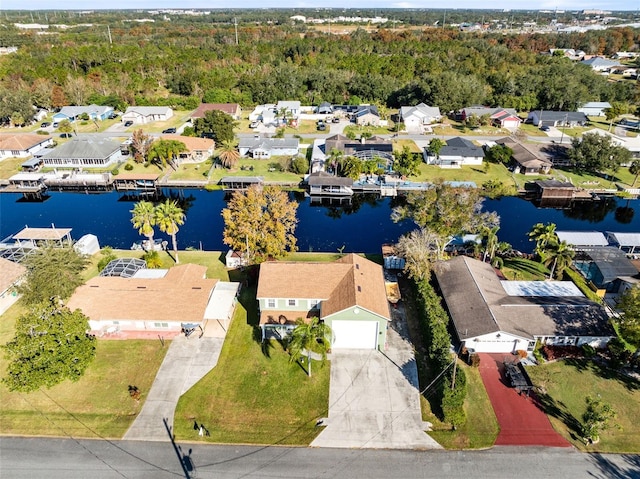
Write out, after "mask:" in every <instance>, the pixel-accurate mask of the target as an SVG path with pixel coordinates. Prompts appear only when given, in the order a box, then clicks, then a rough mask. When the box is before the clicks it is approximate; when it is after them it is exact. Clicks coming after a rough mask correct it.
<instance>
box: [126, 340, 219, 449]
mask: <svg viewBox="0 0 640 479" xmlns="http://www.w3.org/2000/svg"><path fill="white" fill-rule="evenodd" d="M223 343H224V337H222V338H212V337H206V336H204V337H202V338H185V337H184V336H178V337H176V338H175V339H174V340H173V341H171V345H170V346H169V350H168V351H167V354H166V355H165V357H164V360H163V361H162V364H161V365H160V369H159V370H158V373H157V374H156V378H155V380H154V381H153V385H152V386H151V390H150V391H149V395H148V396H147V400H146V401H145V403H144V406H142V410H141V411H140V413H139V414H138V417H136V419H135V421H134V422H133V424H132V425H131V427H130V428H129V430H128V431H127V432H126V434H125V435H124V439H129V440H135V441H166V440H167V439H168V436H167V430H166V429H165V427H164V423H163V422H162V419H163V418H166V419H167V421H168V423H169V425H171V426H173V415H174V411H175V409H176V405H177V404H178V399H180V396H182V395H183V394H184V393H185V392H187V391H188V390H189V389H190V388H191V387H192V386H193V385H194V384H196V383H197V382H198V381H200V379H202V378H203V377H204V376H205V375H206V374H207V373H208V372H209V371H211V370H212V369H213V368H214V367H215V365H216V364H217V363H218V358H219V357H220V351H221V350H222V344H223Z"/></svg>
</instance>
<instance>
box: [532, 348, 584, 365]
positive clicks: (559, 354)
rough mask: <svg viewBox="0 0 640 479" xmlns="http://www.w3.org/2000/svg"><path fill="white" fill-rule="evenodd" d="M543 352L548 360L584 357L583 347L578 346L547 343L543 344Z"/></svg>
mask: <svg viewBox="0 0 640 479" xmlns="http://www.w3.org/2000/svg"><path fill="white" fill-rule="evenodd" d="M542 353H543V354H544V357H545V358H547V360H548V361H553V360H554V359H563V358H582V357H583V356H584V355H583V353H582V349H581V348H579V347H577V346H552V345H547V344H545V345H544V346H542Z"/></svg>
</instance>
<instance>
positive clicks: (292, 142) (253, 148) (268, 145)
mask: <svg viewBox="0 0 640 479" xmlns="http://www.w3.org/2000/svg"><path fill="white" fill-rule="evenodd" d="M299 145H300V140H299V139H298V138H263V137H261V136H258V137H254V138H244V137H243V138H240V142H239V144H238V151H239V152H240V156H250V157H252V158H262V159H266V158H271V157H272V156H296V155H297V154H298V146H299Z"/></svg>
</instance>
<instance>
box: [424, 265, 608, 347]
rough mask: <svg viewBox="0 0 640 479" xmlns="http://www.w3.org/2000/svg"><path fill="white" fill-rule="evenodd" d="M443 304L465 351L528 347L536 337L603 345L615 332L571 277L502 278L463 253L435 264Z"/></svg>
mask: <svg viewBox="0 0 640 479" xmlns="http://www.w3.org/2000/svg"><path fill="white" fill-rule="evenodd" d="M434 271H435V274H436V278H437V281H438V285H439V287H440V290H441V292H442V296H443V298H444V301H445V305H446V308H447V310H448V312H449V315H450V317H451V321H452V324H453V326H454V329H455V332H456V335H457V337H458V339H459V341H460V342H461V343H462V344H461V345H462V346H464V347H466V348H467V350H469V351H470V352H477V353H480V352H482V353H505V354H509V353H515V352H516V351H518V350H524V351H533V349H534V348H535V346H536V343H537V342H539V343H541V344H549V345H564V346H581V345H583V344H589V345H591V346H593V347H604V346H605V345H606V344H607V343H608V342H609V341H610V340H611V339H613V338H614V337H615V331H614V330H613V327H612V326H611V324H610V323H609V317H608V315H607V312H606V311H605V309H604V308H603V307H602V306H601V305H599V304H597V303H595V302H593V301H591V300H589V299H587V298H586V297H585V296H584V295H583V294H582V292H581V291H580V290H579V289H578V288H577V287H576V286H575V284H574V283H573V282H571V281H503V280H500V278H499V277H498V276H497V275H496V273H495V271H494V269H493V267H492V266H491V265H490V264H488V263H485V262H483V261H479V260H476V259H473V258H470V257H468V256H458V257H456V258H453V259H451V260H449V261H442V262H439V263H437V264H436V265H435V267H434Z"/></svg>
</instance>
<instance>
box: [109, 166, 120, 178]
mask: <svg viewBox="0 0 640 479" xmlns="http://www.w3.org/2000/svg"><path fill="white" fill-rule="evenodd" d="M111 174H112V175H113V176H118V175H119V174H120V170H119V169H118V168H114V169H113V170H111Z"/></svg>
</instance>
